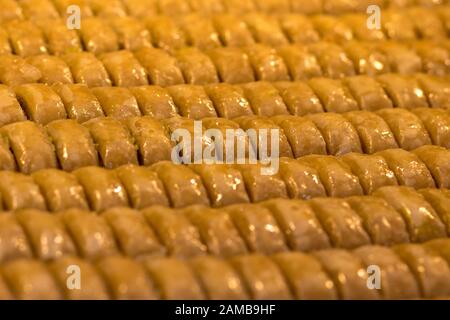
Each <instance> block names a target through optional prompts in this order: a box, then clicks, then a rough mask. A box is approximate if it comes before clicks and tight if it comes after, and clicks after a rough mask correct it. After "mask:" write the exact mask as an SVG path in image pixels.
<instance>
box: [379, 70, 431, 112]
mask: <svg viewBox="0 0 450 320" xmlns="http://www.w3.org/2000/svg"><path fill="white" fill-rule="evenodd" d="M377 80H378V81H379V82H380V83H381V85H382V86H383V88H384V89H385V90H386V93H387V94H388V96H389V97H390V99H391V100H392V102H393V103H394V106H395V107H396V108H406V109H413V108H421V107H422V108H424V107H428V103H427V98H426V96H425V94H424V92H423V90H422V89H421V88H420V86H419V82H418V81H417V80H416V79H415V78H413V77H411V76H404V75H400V74H384V75H381V76H379V77H377Z"/></svg>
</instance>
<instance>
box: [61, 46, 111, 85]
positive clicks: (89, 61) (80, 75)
mask: <svg viewBox="0 0 450 320" xmlns="http://www.w3.org/2000/svg"><path fill="white" fill-rule="evenodd" d="M62 58H63V59H64V60H65V61H66V63H67V65H68V66H69V67H70V71H72V76H73V78H74V80H75V83H81V84H85V85H86V86H88V87H107V86H110V85H111V80H110V79H109V76H108V72H107V71H106V69H105V66H104V65H103V64H102V63H101V61H100V60H98V59H97V58H96V57H95V56H94V55H93V54H92V53H90V52H75V53H68V54H65V55H64V56H62Z"/></svg>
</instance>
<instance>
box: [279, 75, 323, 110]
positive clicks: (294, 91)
mask: <svg viewBox="0 0 450 320" xmlns="http://www.w3.org/2000/svg"><path fill="white" fill-rule="evenodd" d="M273 85H274V86H275V88H277V89H278V91H279V93H280V95H281V97H282V98H283V101H284V103H285V104H286V106H287V108H288V111H289V113H290V114H292V115H295V116H303V115H306V114H310V113H320V112H323V111H324V109H323V107H322V104H321V103H320V100H319V98H318V97H317V96H316V95H315V93H314V92H313V91H312V90H311V88H310V87H309V86H308V85H307V84H306V83H304V82H275V83H274V84H273Z"/></svg>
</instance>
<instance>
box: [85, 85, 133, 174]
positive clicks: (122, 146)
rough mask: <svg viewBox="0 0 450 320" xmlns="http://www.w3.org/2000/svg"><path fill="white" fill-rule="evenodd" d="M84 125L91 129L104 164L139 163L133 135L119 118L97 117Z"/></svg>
mask: <svg viewBox="0 0 450 320" xmlns="http://www.w3.org/2000/svg"><path fill="white" fill-rule="evenodd" d="M116 89H119V88H116ZM83 125H84V126H86V128H88V129H89V132H90V134H91V136H92V139H93V140H94V143H95V146H96V148H97V152H98V154H99V156H100V163H101V164H102V166H104V167H105V168H108V169H111V168H117V167H119V166H121V165H124V164H129V163H131V164H138V160H137V152H136V151H137V150H136V149H137V148H136V146H135V145H134V140H133V137H132V136H131V134H130V132H129V131H128V129H127V128H126V127H125V126H124V125H123V124H121V123H120V122H119V121H118V120H115V119H112V118H97V119H92V120H89V121H88V122H85V123H84V124H83Z"/></svg>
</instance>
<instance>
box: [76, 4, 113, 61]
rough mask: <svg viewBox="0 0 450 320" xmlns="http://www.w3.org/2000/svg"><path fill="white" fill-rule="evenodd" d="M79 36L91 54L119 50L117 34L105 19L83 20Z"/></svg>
mask: <svg viewBox="0 0 450 320" xmlns="http://www.w3.org/2000/svg"><path fill="white" fill-rule="evenodd" d="M91 1H92V0H91ZM79 34H80V38H81V41H83V45H84V48H86V50H87V51H89V52H92V53H94V54H100V53H104V52H110V51H117V50H119V40H118V38H117V35H116V33H115V32H114V30H113V29H112V28H111V27H110V26H109V25H108V24H107V23H106V21H105V20H103V19H100V18H85V19H83V21H82V23H81V29H80V32H79Z"/></svg>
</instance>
